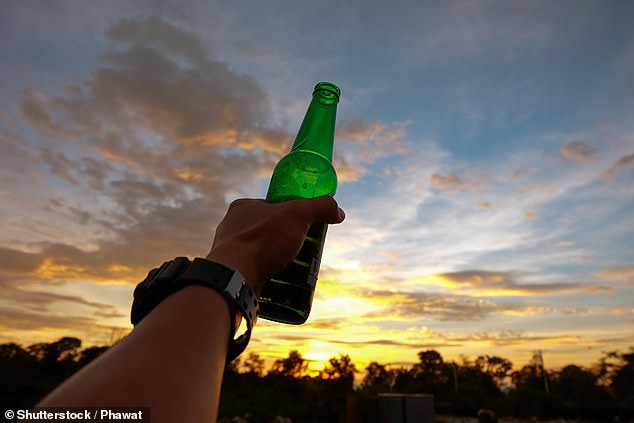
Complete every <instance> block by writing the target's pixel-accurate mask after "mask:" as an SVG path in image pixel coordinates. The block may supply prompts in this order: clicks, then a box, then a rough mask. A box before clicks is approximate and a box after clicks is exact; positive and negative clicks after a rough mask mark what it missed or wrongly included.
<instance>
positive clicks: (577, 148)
mask: <svg viewBox="0 0 634 423" xmlns="http://www.w3.org/2000/svg"><path fill="white" fill-rule="evenodd" d="M561 154H562V155H563V156H564V157H566V158H568V159H572V160H576V161H578V162H580V163H587V162H590V161H592V160H593V159H594V158H595V156H596V149H595V148H594V147H592V146H591V145H590V144H588V143H586V142H583V141H571V142H569V143H567V144H566V145H564V146H563V147H562V148H561Z"/></svg>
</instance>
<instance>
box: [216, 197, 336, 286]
mask: <svg viewBox="0 0 634 423" xmlns="http://www.w3.org/2000/svg"><path fill="white" fill-rule="evenodd" d="M344 218H345V214H344V212H343V210H341V209H340V208H339V207H338V205H337V202H336V201H335V199H334V198H332V197H330V196H323V197H316V198H310V199H305V200H292V201H286V202H283V203H268V202H266V201H264V200H256V199H239V200H235V201H234V202H232V203H231V205H230V206H229V210H227V214H226V215H225V217H224V218H223V220H222V221H221V222H220V224H219V225H218V227H217V228H216V234H215V236H214V241H213V245H212V247H211V251H210V252H209V254H208V255H207V258H208V259H209V260H212V261H215V262H217V263H220V264H223V265H225V266H227V267H230V268H232V269H237V270H238V271H239V272H240V273H242V275H243V276H244V277H245V278H246V280H247V283H249V285H250V286H251V288H252V289H253V290H254V291H255V293H256V294H258V295H259V293H260V290H261V289H262V287H263V286H264V284H265V283H266V282H267V281H268V280H269V279H270V278H271V276H273V275H274V274H275V273H277V272H279V271H281V270H282V269H284V267H286V266H287V265H288V264H289V263H290V262H291V260H293V258H295V256H297V254H298V253H299V250H300V249H301V246H302V244H303V242H304V237H305V236H306V233H307V232H308V229H309V227H310V226H311V225H312V224H315V223H324V222H325V223H329V224H337V223H341V222H343V219H344Z"/></svg>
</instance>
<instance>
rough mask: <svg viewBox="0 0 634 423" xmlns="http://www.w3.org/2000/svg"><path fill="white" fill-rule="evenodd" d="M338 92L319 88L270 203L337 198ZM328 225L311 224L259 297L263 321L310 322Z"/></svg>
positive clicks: (279, 170)
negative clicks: (289, 259) (294, 252)
mask: <svg viewBox="0 0 634 423" xmlns="http://www.w3.org/2000/svg"><path fill="white" fill-rule="evenodd" d="M340 93H341V91H340V90H339V87H337V86H336V85H335V84H333V83H330V82H320V83H319V84H317V85H316V86H315V89H314V91H313V98H312V100H311V102H310V105H309V106H308V110H307V111H306V115H305V116H304V120H303V121H302V125H301V127H300V128H299V132H298V133H297V137H296V138H295V142H294V143H293V146H292V148H291V151H290V153H288V154H287V155H286V156H284V157H283V158H282V159H281V160H280V161H279V163H278V164H277V166H275V170H274V171H273V176H272V177H271V182H270V184H269V189H268V192H267V194H266V199H267V200H268V201H270V202H273V203H278V202H282V201H288V200H296V199H302V198H312V197H318V196H321V195H335V191H336V189H337V174H336V173H335V168H334V167H333V165H332V150H333V146H334V141H335V117H336V114H337V103H339V95H340ZM327 226H328V225H327V224H325V223H321V224H315V225H312V226H311V227H310V229H309V231H308V233H307V235H306V239H305V240H304V244H303V246H302V248H301V250H300V252H299V254H298V255H297V257H296V258H295V259H294V260H293V261H292V262H291V263H290V264H289V265H288V266H287V267H286V268H285V269H284V270H283V271H282V272H280V273H279V274H277V275H275V276H274V277H273V278H271V279H270V280H269V281H268V282H267V283H266V285H264V288H263V289H262V292H261V294H260V298H258V301H259V303H260V317H262V318H264V319H268V320H273V321H276V322H281V323H288V324H295V325H298V324H302V323H304V322H305V321H306V319H307V318H308V314H309V313H310V309H311V305H312V302H313V294H314V292H315V285H316V284H317V274H318V272H319V265H320V261H321V254H322V251H323V248H324V242H325V240H326V229H327Z"/></svg>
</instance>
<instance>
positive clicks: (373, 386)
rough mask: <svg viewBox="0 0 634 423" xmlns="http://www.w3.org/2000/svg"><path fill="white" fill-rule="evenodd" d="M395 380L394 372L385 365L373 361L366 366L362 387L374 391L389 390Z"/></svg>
mask: <svg viewBox="0 0 634 423" xmlns="http://www.w3.org/2000/svg"><path fill="white" fill-rule="evenodd" d="M393 382H394V372H393V371H391V370H388V369H387V368H386V367H385V366H384V365H382V364H379V363H377V362H376V361H373V362H371V363H370V364H368V366H367V367H366V368H365V376H364V377H363V381H362V382H361V389H363V390H365V391H367V392H373V393H380V392H389V391H391V389H392V384H393Z"/></svg>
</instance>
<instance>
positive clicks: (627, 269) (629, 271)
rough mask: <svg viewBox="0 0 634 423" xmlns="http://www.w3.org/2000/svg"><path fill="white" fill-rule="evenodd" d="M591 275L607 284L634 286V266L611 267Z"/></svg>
mask: <svg viewBox="0 0 634 423" xmlns="http://www.w3.org/2000/svg"><path fill="white" fill-rule="evenodd" d="M592 275H593V276H595V277H597V278H599V279H601V280H604V281H607V282H611V283H616V284H623V285H630V286H634V266H620V267H612V268H608V269H603V270H599V271H598V272H594V273H593V274H592Z"/></svg>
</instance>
